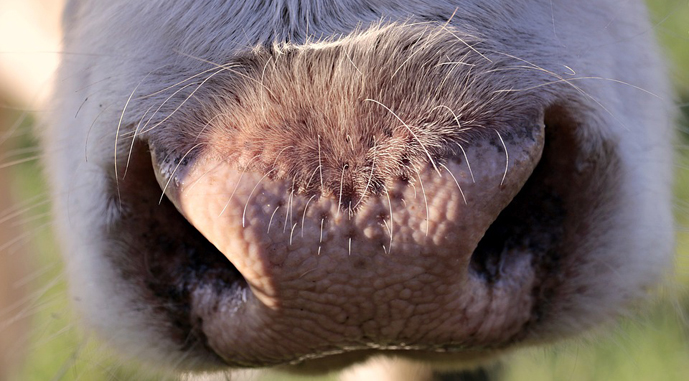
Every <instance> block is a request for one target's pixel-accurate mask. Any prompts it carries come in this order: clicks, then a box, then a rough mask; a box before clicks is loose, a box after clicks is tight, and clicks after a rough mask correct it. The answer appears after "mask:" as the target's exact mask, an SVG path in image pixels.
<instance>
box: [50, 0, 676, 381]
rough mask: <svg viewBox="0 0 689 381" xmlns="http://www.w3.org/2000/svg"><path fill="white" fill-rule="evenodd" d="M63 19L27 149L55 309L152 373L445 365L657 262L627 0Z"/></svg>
mask: <svg viewBox="0 0 689 381" xmlns="http://www.w3.org/2000/svg"><path fill="white" fill-rule="evenodd" d="M573 13H574V15H577V16H579V17H573ZM620 15H624V16H625V17H619V16H620ZM64 23H65V33H66V38H65V46H64V49H65V50H66V51H73V52H80V53H96V54H75V55H66V56H65V58H64V60H63V63H62V66H61V68H60V71H59V76H58V82H57V84H58V85H57V86H56V87H57V90H56V94H55V96H54V99H55V102H54V104H55V109H54V111H53V113H52V114H51V117H50V120H49V123H48V124H49V127H48V128H47V130H46V132H45V133H44V143H45V144H44V145H45V147H46V152H48V153H49V157H50V159H49V160H48V161H47V162H46V168H47V173H48V175H49V178H50V182H51V188H52V194H53V198H54V199H55V216H56V217H55V218H56V222H57V226H58V227H57V230H58V236H59V237H60V239H61V244H62V247H63V251H64V254H65V259H66V262H67V265H68V273H69V277H70V282H71V285H72V293H73V295H74V300H75V304H76V308H77V309H78V310H79V311H80V312H81V313H82V315H83V316H84V321H85V322H86V323H87V325H89V326H90V327H91V328H93V329H95V330H96V331H97V332H98V333H99V334H100V335H101V336H103V337H104V338H105V339H106V341H107V342H108V343H111V344H112V345H113V346H114V347H115V348H116V349H118V350H119V351H121V352H123V353H127V354H128V355H129V356H130V357H134V358H137V359H139V360H142V361H144V362H146V363H148V364H151V365H153V366H155V367H164V368H166V369H167V370H168V371H169V372H173V373H174V372H188V371H191V372H200V371H223V372H224V371H230V372H231V371H232V369H241V368H267V367H277V368H278V369H282V370H286V371H295V372H307V373H319V372H329V371H334V370H340V369H343V368H346V367H348V366H351V365H354V364H359V363H362V362H366V361H369V364H370V365H371V366H375V361H376V359H378V358H393V359H397V360H395V361H398V360H399V361H400V364H402V363H405V364H430V365H423V366H422V368H419V369H428V370H429V372H430V369H433V368H434V367H438V368H439V369H442V370H443V371H445V370H452V369H460V368H462V367H466V366H471V365H472V364H476V363H480V362H484V361H488V360H490V359H494V358H495V357H496V356H498V355H499V354H500V353H503V352H505V351H507V350H509V349H510V348H514V347H519V346H524V345H534V344H543V343H548V342H552V341H554V340H559V339H562V338H565V337H569V336H572V335H576V334H579V333H581V332H584V331H586V330H588V329H590V328H592V327H594V326H597V325H599V324H604V323H606V322H609V321H611V320H612V319H614V318H615V317H617V316H618V315H619V314H620V313H621V312H623V311H624V310H625V308H627V307H628V306H629V305H630V304H632V303H633V302H635V301H637V300H639V299H643V297H644V296H645V294H646V292H647V291H648V289H649V288H652V287H653V286H654V285H655V284H656V283H657V282H658V280H659V278H660V276H661V275H662V273H663V271H665V269H666V266H667V264H668V262H669V256H670V252H671V248H672V237H671V231H672V227H671V226H672V220H671V213H670V193H669V192H670V191H669V188H670V181H669V177H670V169H671V164H672V163H671V158H670V151H671V150H670V138H671V119H672V115H670V114H669V112H668V111H667V110H668V109H669V107H668V105H667V104H665V103H664V102H667V100H666V99H667V98H666V96H667V93H668V91H667V85H666V82H665V80H664V73H663V70H662V65H661V63H660V61H659V59H658V57H657V54H656V53H655V47H654V43H653V41H652V40H651V38H650V37H649V36H648V35H647V34H641V33H640V31H645V30H647V29H648V28H649V26H648V23H647V21H646V15H645V10H644V9H643V7H642V6H641V5H640V4H633V3H627V2H625V3H621V2H617V1H613V0H609V1H602V2H600V1H595V2H594V1H590V2H589V1H583V2H580V3H578V4H577V5H576V6H574V5H568V4H560V3H551V2H526V1H511V2H501V1H491V2H487V3H486V2H479V1H473V0H459V1H454V2H453V1H448V2H441V1H419V2H411V3H409V4H397V3H396V2H387V1H380V2H370V3H368V2H362V1H353V0H352V1H342V2H338V3H336V4H331V3H327V4H326V3H321V2H320V1H315V0H314V1H304V2H291V1H284V2H283V1H268V2H255V3H254V2H251V1H237V2H222V1H210V0H208V1H194V2H191V1H183V0H178V1H174V2H162V1H150V2H146V3H144V4H139V3H138V2H131V1H125V0H121V1H113V2H109V3H108V4H105V3H102V2H91V1H86V0H83V1H72V2H70V4H69V5H68V7H67V9H66V11H65V17H64ZM106 52H107V53H106ZM75 115H76V116H75ZM354 369H358V368H354ZM400 369H402V368H400ZM352 372H353V373H352ZM352 372H350V376H351V377H354V378H352V379H356V377H357V376H356V372H354V371H352ZM391 377H392V376H391ZM419 377H422V376H419Z"/></svg>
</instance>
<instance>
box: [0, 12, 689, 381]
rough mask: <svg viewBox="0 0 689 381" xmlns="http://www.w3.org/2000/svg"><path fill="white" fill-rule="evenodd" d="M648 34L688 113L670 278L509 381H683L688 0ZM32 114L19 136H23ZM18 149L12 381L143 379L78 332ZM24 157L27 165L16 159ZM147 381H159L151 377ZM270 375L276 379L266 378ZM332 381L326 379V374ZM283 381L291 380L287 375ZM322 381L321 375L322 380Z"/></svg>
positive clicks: (688, 356) (40, 193) (534, 358)
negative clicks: (21, 278) (24, 248)
mask: <svg viewBox="0 0 689 381" xmlns="http://www.w3.org/2000/svg"><path fill="white" fill-rule="evenodd" d="M650 8H651V11H652V14H653V19H654V20H655V23H654V28H655V31H656V34H657V35H658V38H659V40H660V41H661V43H662V44H663V46H664V47H665V49H666V50H667V54H668V57H669V58H670V62H671V65H672V68H671V73H672V78H673V82H674V84H675V85H676V88H677V94H678V99H679V103H680V109H681V110H682V111H683V113H684V115H685V116H686V117H687V118H685V119H684V120H683V121H681V122H680V128H679V130H680V131H682V132H683V134H682V135H683V136H684V139H680V140H679V141H678V145H677V146H678V152H679V154H678V156H679V157H678V165H677V179H678V180H677V184H676V189H677V191H676V194H677V202H676V203H677V208H676V210H677V219H678V221H679V224H680V227H679V229H678V232H677V239H678V255H677V274H676V279H677V281H676V282H675V283H674V284H672V285H670V286H668V287H667V288H666V289H663V290H661V295H662V297H661V298H660V299H659V300H658V301H657V302H655V304H654V305H653V306H652V308H650V309H644V311H648V312H646V313H645V315H642V314H641V313H639V314H635V315H634V317H632V318H630V319H628V320H627V321H626V322H624V323H622V324H620V325H619V326H617V327H616V328H614V329H613V332H612V333H606V334H605V335H603V337H602V338H601V337H600V336H599V337H597V338H595V339H590V340H586V339H580V340H578V341H574V342H568V343H565V344H560V345H557V346H555V347H554V348H548V349H542V348H539V349H527V350H522V351H518V352H517V353H515V354H513V355H512V356H511V358H510V359H509V361H507V362H506V363H507V364H508V365H506V366H505V369H504V375H505V376H506V380H511V381H519V380H531V381H538V380H612V381H615V380H620V381H622V380H625V381H627V380H664V381H665V380H667V381H671V380H678V381H679V380H683V381H684V380H687V379H689V337H688V336H687V335H688V332H687V329H688V328H689V324H688V322H687V321H686V320H685V319H686V316H687V314H689V295H688V294H687V289H688V288H689V287H688V286H689V229H687V227H689V213H687V212H688V209H689V154H687V148H686V144H687V143H689V140H687V139H689V128H687V124H686V120H688V119H689V1H687V0H651V1H650ZM0 117H3V118H5V120H0V124H3V123H4V124H5V125H11V124H13V123H14V122H16V121H17V120H18V119H17V118H18V115H16V114H11V115H8V113H7V112H5V113H4V115H3V113H0ZM31 121H32V120H31V118H25V119H24V122H23V123H22V124H23V125H22V127H21V128H20V130H23V131H28V127H29V125H30V124H31ZM18 139H19V140H20V142H19V143H20V144H19V145H18V146H19V147H22V148H21V149H20V150H17V151H15V152H13V153H11V155H10V157H8V158H2V160H0V163H7V162H12V161H17V162H19V164H17V165H15V166H14V168H15V171H16V173H17V180H16V181H15V182H14V183H13V192H14V193H15V195H16V196H18V197H19V198H20V199H21V200H24V201H22V203H21V204H20V205H19V207H20V208H21V209H25V210H27V211H29V212H30V216H29V217H26V218H25V219H24V221H23V222H22V224H24V225H25V226H26V227H27V228H28V229H29V240H30V241H31V244H32V245H33V248H34V250H33V251H34V252H35V256H33V257H31V260H32V262H33V263H32V264H33V268H34V269H35V273H34V274H33V275H31V276H30V279H29V280H28V281H29V282H31V283H32V284H33V285H34V289H35V290H36V291H35V294H34V295H32V297H31V298H30V300H29V301H28V302H27V303H26V306H25V307H24V308H23V310H22V311H21V313H22V314H23V315H25V316H30V317H31V318H32V319H33V324H34V327H35V328H34V329H33V332H32V337H31V339H30V340H31V350H30V353H29V357H28V360H27V362H26V365H25V366H24V371H23V373H22V375H21V377H20V378H19V380H27V381H42V380H55V381H57V380H65V381H66V380H141V379H142V377H141V375H140V374H139V375H136V374H137V373H136V369H134V370H132V369H131V368H130V367H129V366H127V367H123V366H120V365H122V364H119V363H118V362H117V360H114V359H112V358H110V356H108V355H107V354H106V353H104V351H105V350H104V349H103V346H102V345H100V344H98V343H96V342H94V340H91V339H89V338H87V337H84V336H83V333H80V332H81V331H80V330H79V329H78V328H77V327H76V325H75V323H74V321H75V318H74V316H73V314H72V313H71V312H70V310H69V307H68V304H69V303H68V301H67V293H66V285H65V282H64V278H63V274H62V272H63V266H62V264H61V262H60V261H59V257H58V253H57V252H56V251H57V250H56V248H55V245H54V243H53V242H54V241H53V239H52V238H51V232H50V223H49V217H48V213H49V205H47V203H45V202H42V200H45V199H46V195H45V193H44V192H45V186H44V184H43V182H42V177H41V176H40V170H39V166H38V163H37V161H36V160H31V157H32V156H35V155H36V151H35V149H32V147H35V146H36V142H35V140H34V139H33V138H32V137H31V135H30V134H28V133H27V134H20V135H19V136H18ZM24 160H26V161H25V162H22V161H24ZM151 379H159V378H156V377H151ZM270 379H275V378H274V377H273V376H271V377H270ZM331 379H332V378H331ZM284 380H296V379H294V378H288V377H286V378H284ZM324 380H325V379H324Z"/></svg>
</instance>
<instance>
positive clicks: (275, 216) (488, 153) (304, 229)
mask: <svg viewBox="0 0 689 381" xmlns="http://www.w3.org/2000/svg"><path fill="white" fill-rule="evenodd" d="M403 31H404V33H409V35H402V36H400V35H399V33H392V34H390V36H387V37H386V36H378V37H377V39H378V40H379V42H378V43H376V42H375V41H376V38H373V37H371V36H365V37H362V40H360V41H350V43H351V45H346V44H344V45H343V44H333V46H331V47H330V48H322V47H319V48H314V49H311V50H309V49H305V48H300V49H294V50H289V49H287V50H285V51H279V52H276V51H267V50H265V51H264V50H260V49H258V50H256V51H253V52H251V53H247V56H245V57H240V58H237V61H238V62H239V63H240V64H237V65H236V66H232V67H233V68H235V67H236V68H242V67H243V69H236V70H244V71H243V72H242V73H241V75H238V74H237V73H236V72H235V71H236V70H235V69H233V72H232V73H229V74H227V75H225V74H226V73H220V72H219V74H218V76H217V77H215V78H212V80H209V81H208V89H207V90H206V91H207V92H208V94H210V95H206V96H204V95H203V90H202V91H200V92H199V95H198V99H199V102H201V104H202V107H199V108H198V109H196V110H195V111H194V114H193V118H190V119H188V120H187V123H184V124H179V125H178V126H179V130H178V131H177V132H176V136H186V137H189V138H188V139H186V140H184V141H183V142H182V143H179V142H177V143H175V144H176V148H175V149H171V144H169V142H170V140H169V137H168V138H161V136H163V137H165V136H166V135H165V134H164V132H161V131H152V133H151V134H150V137H149V147H150V150H151V152H152V158H153V165H154V170H155V174H156V178H157V179H158V182H159V184H160V186H161V188H162V189H163V191H164V193H165V195H166V196H167V197H168V198H169V199H170V200H171V201H172V202H173V204H174V205H175V206H176V208H177V209H178V210H179V212H180V213H181V214H182V215H183V216H184V217H185V218H186V219H187V220H188V221H189V222H190V223H191V224H192V225H193V226H194V227H195V228H196V229H197V230H198V231H199V232H200V233H202V234H203V235H204V236H205V237H206V239H208V241H209V242H211V243H212V244H213V245H215V247H217V249H218V250H219V251H220V252H221V253H222V254H224V255H225V257H226V258H227V259H228V260H229V261H230V262H231V263H232V265H233V266H234V267H235V268H236V269H237V270H238V271H239V273H241V275H242V276H243V277H244V279H245V280H246V284H247V285H248V288H249V289H250V292H247V293H245V294H244V295H243V300H242V302H241V303H239V304H232V305H231V306H229V305H228V306H224V307H223V306H220V307H217V306H216V307H217V308H215V309H213V310H212V311H210V310H206V311H204V312H199V315H203V316H206V317H205V318H204V328H203V329H204V331H205V333H206V336H207V337H208V338H209V345H210V346H211V347H213V348H214V350H215V351H216V352H217V353H218V354H220V355H221V356H222V357H224V358H226V359H232V362H237V361H239V362H241V363H243V364H244V363H245V364H251V363H259V362H260V363H265V362H266V361H268V362H271V361H273V362H274V363H280V362H284V361H285V359H290V358H291V359H294V358H295V356H296V358H301V357H300V356H307V357H308V356H314V353H315V354H319V353H321V354H324V353H331V352H332V351H340V350H344V349H343V348H348V349H347V350H352V348H354V349H357V348H358V349H361V348H373V347H375V348H386V347H399V346H405V345H409V344H408V343H415V344H414V345H418V346H429V347H433V346H435V345H440V344H441V343H442V344H443V345H445V344H447V343H450V344H452V343H459V342H463V341H464V339H462V337H463V335H468V334H469V332H471V334H472V335H476V330H477V328H476V324H477V322H478V321H480V319H482V317H481V316H482V314H481V313H476V314H474V313H473V312H472V313H469V312H467V311H469V310H472V311H473V310H475V311H480V310H485V309H493V310H495V311H493V312H494V313H495V315H496V316H502V315H506V314H508V313H511V314H513V315H514V316H510V318H509V319H508V318H505V319H504V320H505V321H504V322H500V323H496V324H504V325H506V326H507V327H511V328H509V329H507V330H505V329H491V330H490V331H491V332H495V333H494V334H496V335H509V334H510V332H511V330H513V329H514V327H518V326H520V325H521V324H522V323H523V322H524V321H526V320H528V315H529V310H530V309H529V308H528V304H529V303H530V301H529V300H530V299H529V296H528V293H520V292H515V293H514V295H516V297H504V298H497V297H496V298H495V299H494V300H492V301H491V299H493V298H491V297H487V296H486V295H483V294H487V293H492V292H493V291H492V290H489V289H488V288H487V286H486V285H485V279H480V277H477V276H473V277H472V276H471V271H470V264H469V263H470V260H471V258H472V254H473V253H474V251H475V249H476V247H477V245H478V244H479V241H480V240H481V239H482V237H483V236H484V234H485V232H486V231H487V230H488V228H489V227H490V225H491V223H493V221H495V220H496V218H497V217H498V215H499V214H500V212H501V211H502V210H503V209H504V208H505V207H506V206H507V205H508V204H509V203H510V201H511V200H512V199H513V198H514V197H515V195H516V194H517V193H518V192H519V191H520V189H521V188H522V187H523V185H524V184H525V182H526V181H527V179H528V178H529V176H530V175H531V173H532V171H533V169H534V168H535V166H536V164H537V163H538V162H539V159H540V157H541V153H542V150H543V146H544V129H545V127H544V125H543V122H542V120H543V118H542V115H540V114H539V113H538V112H533V111H532V110H531V109H526V108H525V109H519V110H515V109H512V108H508V107H505V108H504V109H503V110H500V109H499V108H498V107H496V105H492V106H490V105H489V106H490V107H491V111H490V113H487V114H488V115H490V117H485V120H483V121H477V120H476V119H472V118H476V114H473V113H475V112H477V109H478V108H479V107H489V106H486V105H482V104H481V105H477V104H476V103H475V100H471V99H470V98H467V97H470V95H471V92H472V91H473V90H471V89H467V88H466V87H465V86H466V84H467V83H470V82H467V77H466V76H467V75H470V74H469V71H466V72H464V74H463V75H464V77H462V76H460V78H459V79H457V78H454V77H452V76H453V75H457V73H454V69H453V68H451V67H448V65H443V64H442V63H445V62H446V61H447V51H448V50H447V46H448V44H449V45H450V47H454V48H457V49H460V48H461V51H460V52H459V53H458V54H463V55H464V56H465V59H467V58H466V57H468V56H466V55H467V54H468V53H467V46H466V45H461V44H460V45H461V46H460V45H457V44H456V41H454V42H452V43H450V42H448V40H447V39H444V40H443V39H440V40H438V41H435V40H434V38H437V37H438V35H439V34H438V31H435V34H433V33H430V34H429V32H428V31H427V30H425V29H423V30H413V28H412V31H411V32H410V31H409V28H404V29H403ZM379 33H384V32H379ZM446 37H447V36H446ZM385 38H391V39H393V40H394V41H393V42H394V43H393V42H390V43H389V44H385V43H381V42H380V41H384V40H385ZM399 39H404V40H403V41H398V40H399ZM424 39H427V40H428V41H425V40H424ZM369 40H370V41H369ZM420 41H421V42H420ZM371 43H373V44H374V45H375V46H376V47H377V48H376V49H377V50H374V52H375V54H370V53H371V51H370V47H369V46H368V45H369V44H371ZM392 46H396V47H397V48H394V49H393V48H392ZM399 46H403V47H405V48H404V49H399V48H398V47H399ZM440 47H445V49H444V50H441V49H440ZM388 50H389V51H388ZM364 52H367V54H364ZM440 52H444V53H442V54H441V53H440ZM371 55H373V56H374V58H371ZM376 57H377V59H378V60H379V61H380V62H381V64H380V65H374V62H373V61H375V59H376ZM383 57H385V58H386V59H385V60H383ZM472 57H473V56H472ZM472 59H479V60H480V59H482V58H480V57H478V58H477V57H473V58H472ZM251 68H254V69H253V70H252V69H251ZM259 68H260V70H259ZM219 70H222V69H219ZM482 90H483V91H486V90H485V89H482ZM491 96H492V97H495V98H499V97H500V96H503V95H500V94H499V93H495V94H493V95H491ZM504 96H513V95H511V94H508V93H505V95H504ZM187 112H188V111H187ZM167 136H169V135H167ZM199 255H201V254H199ZM527 262H528V261H527ZM527 262H525V263H524V264H518V265H515V266H522V265H523V267H524V268H527V267H528V263H527ZM520 271H521V272H518V271H517V272H515V273H518V275H517V276H516V277H517V278H520V279H519V281H518V282H517V283H523V285H521V286H519V287H523V288H524V289H531V284H530V282H532V276H533V274H531V273H530V272H529V271H530V270H524V269H522V270H520ZM519 287H517V288H519ZM498 299H499V302H495V300H498ZM491 303H492V304H491ZM525 306H526V308H525ZM204 308H205V309H207V307H204ZM475 311H474V312H475ZM496 311H497V312H496ZM500 311H503V312H504V313H500ZM509 311H519V312H518V313H513V312H509ZM211 315H212V316H213V317H210V316H211ZM448 316H453V317H454V318H453V319H459V320H462V321H463V322H464V323H460V322H459V321H453V319H448ZM501 319H502V318H501ZM440 320H445V323H443V324H438V323H436V322H437V321H440ZM309 323H313V324H314V327H315V328H314V329H315V331H311V330H309V331H308V332H306V331H304V324H309ZM463 324H464V329H462V328H460V329H457V327H458V326H460V327H461V326H462V325H463ZM486 334H488V333H486ZM295 338H298V340H296V339H295ZM483 339H484V338H482V340H483ZM268 342H272V343H275V342H277V343H281V345H270V346H269V345H268V344H267V343H268ZM238 343H241V345H242V348H243V349H242V350H241V351H238V350H237V349H236V346H237V344H238ZM266 350H267V351H268V352H269V353H266ZM240 352H241V353H240ZM259 359H260V361H259ZM267 359H268V360H267ZM270 359H273V360H270Z"/></svg>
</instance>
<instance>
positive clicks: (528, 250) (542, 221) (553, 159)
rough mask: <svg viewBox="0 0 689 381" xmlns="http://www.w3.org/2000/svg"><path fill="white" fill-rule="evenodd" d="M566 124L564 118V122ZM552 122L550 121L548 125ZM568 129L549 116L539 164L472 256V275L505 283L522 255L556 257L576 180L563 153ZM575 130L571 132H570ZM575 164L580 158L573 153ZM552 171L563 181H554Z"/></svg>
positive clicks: (567, 149)
mask: <svg viewBox="0 0 689 381" xmlns="http://www.w3.org/2000/svg"><path fill="white" fill-rule="evenodd" d="M563 120H564V119H563ZM548 122H550V123H548ZM566 129H567V127H566V126H562V125H559V124H557V123H555V122H553V121H552V120H550V119H549V118H548V113H546V129H545V146H544V150H543V155H542V157H541V160H540V162H539V163H538V165H537V166H536V168H535V169H534V172H533V174H532V175H531V176H530V178H529V179H528V180H527V182H526V183H525V184H524V186H523V187H522V189H521V190H520V192H519V193H518V194H517V195H516V196H515V197H514V199H513V200H512V202H510V204H509V205H508V206H507V207H506V208H505V209H504V210H503V211H502V212H501V213H500V214H499V215H498V217H497V219H496V220H495V221H494V222H493V223H492V224H491V226H490V227H489V228H488V230H487V231H486V232H485V234H484V236H483V238H482V239H481V241H479V243H478V245H477V247H476V249H475V250H474V253H473V254H472V257H471V261H470V265H469V269H470V270H469V271H470V272H472V273H473V274H475V275H477V276H479V277H481V278H483V279H485V280H486V281H487V282H488V283H494V282H498V281H500V279H501V277H502V276H503V275H505V274H507V273H508V272H509V271H510V268H509V264H510V263H513V262H514V258H515V257H516V256H520V255H529V256H531V258H532V261H536V260H538V261H540V262H543V259H544V258H546V257H553V258H555V257H557V252H559V251H560V246H561V244H562V242H563V240H564V237H565V223H566V218H567V207H566V204H567V198H568V197H569V196H570V195H569V194H568V193H566V190H567V187H563V186H562V184H567V183H568V182H570V181H571V180H572V179H571V178H568V176H571V170H570V169H569V166H570V164H571V163H570V161H568V160H563V159H562V155H563V153H564V154H567V153H568V152H571V150H572V149H573V147H571V146H572V140H569V139H561V138H559V137H556V136H557V135H556V133H555V131H557V134H559V135H563V134H566V132H563V130H566ZM570 130H571V129H570ZM571 157H572V160H574V159H573V158H574V157H575V155H571ZM553 173H556V174H558V176H559V177H558V178H557V179H554V178H553V175H552V174H553Z"/></svg>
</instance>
